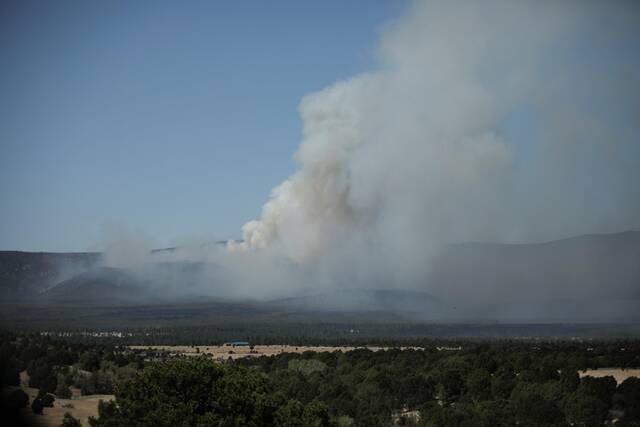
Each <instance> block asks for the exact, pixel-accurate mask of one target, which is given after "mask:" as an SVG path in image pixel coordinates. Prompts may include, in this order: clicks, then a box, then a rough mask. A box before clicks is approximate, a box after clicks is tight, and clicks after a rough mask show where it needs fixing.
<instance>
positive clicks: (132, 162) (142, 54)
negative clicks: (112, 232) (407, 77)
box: [0, 0, 404, 251]
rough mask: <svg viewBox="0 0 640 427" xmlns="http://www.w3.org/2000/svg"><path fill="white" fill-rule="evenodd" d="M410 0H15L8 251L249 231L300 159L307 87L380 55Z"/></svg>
mask: <svg viewBox="0 0 640 427" xmlns="http://www.w3.org/2000/svg"><path fill="white" fill-rule="evenodd" d="M403 4H404V2H387V1H350V2H342V1H327V2H296V1H279V2H257V1H251V2H249V1H240V2H209V1H194V2H174V1H154V2H126V1H113V2H98V1H88V2H87V1H68V0H65V1H60V2H47V1H8V2H7V1H5V2H2V5H0V52H1V55H2V67H0V93H2V94H3V95H2V97H0V144H1V152H2V155H1V156H0V194H1V199H2V206H3V207H2V209H1V210H0V249H19V250H56V251H66V250H87V249H95V248H97V247H99V245H100V242H101V239H102V235H103V234H104V233H103V229H104V228H105V227H107V228H109V227H111V226H113V224H119V225H121V226H125V227H128V228H130V229H132V230H136V231H139V232H141V233H143V234H145V235H148V236H153V240H154V242H153V243H154V244H157V245H159V246H163V245H171V244H174V243H175V242H176V241H179V240H180V239H184V238H187V239H188V238H190V237H194V236H195V237H197V238H198V239H212V240H216V239H227V238H237V237H239V236H240V227H241V226H242V224H244V223H245V222H246V221H247V220H249V219H251V218H253V217H256V216H257V215H259V213H260V209H261V206H262V204H263V203H264V201H265V199H266V197H267V196H268V194H269V191H270V189H271V188H272V187H273V186H274V185H276V184H277V183H278V182H280V181H282V180H283V179H284V178H286V177H287V175H289V174H290V173H291V171H292V170H293V169H294V166H295V164H294V161H293V153H294V152H295V149H296V147H297V145H298V144H299V142H300V140H301V122H300V118H299V115H298V110H297V109H298V103H299V102H300V100H301V98H302V97H303V96H304V95H305V94H307V93H309V92H312V91H316V90H319V89H322V88H323V87H324V86H326V85H329V84H331V83H332V82H334V81H336V80H338V79H343V78H347V77H349V76H350V75H353V74H355V73H358V72H361V71H363V70H366V69H367V68H369V67H370V66H371V64H372V63H373V62H374V61H375V51H374V50H375V43H376V40H377V38H378V30H379V29H380V27H381V26H382V25H383V24H384V23H385V22H386V21H387V20H389V19H390V18H393V17H394V16H395V15H397V14H398V12H399V11H400V10H401V8H402V5H403Z"/></svg>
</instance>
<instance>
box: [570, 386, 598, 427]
mask: <svg viewBox="0 0 640 427" xmlns="http://www.w3.org/2000/svg"><path fill="white" fill-rule="evenodd" d="M608 412H609V408H608V406H607V404H606V403H604V402H602V401H601V400H600V399H598V398H597V397H595V396H592V395H589V394H587V393H584V392H579V391H578V392H573V393H571V394H570V395H569V396H567V397H566V398H565V402H564V414H565V417H566V419H567V422H568V423H569V424H571V425H573V426H584V427H591V426H594V427H595V426H601V425H602V423H603V422H604V420H605V419H606V417H607V414H608Z"/></svg>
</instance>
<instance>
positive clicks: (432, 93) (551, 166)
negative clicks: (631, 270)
mask: <svg viewBox="0 0 640 427" xmlns="http://www.w3.org/2000/svg"><path fill="white" fill-rule="evenodd" d="M636 6H637V5H636ZM631 9H632V10H631ZM638 24H640V20H639V19H638V8H637V7H630V5H629V4H626V3H625V4H622V3H615V2H614V3H607V4H606V5H604V4H599V3H587V2H539V1H530V2H524V1H522V2H520V1H519V2H512V1H489V2H457V1H453V2H452V1H443V2H432V1H428V2H416V3H415V4H413V5H412V7H410V9H409V10H408V11H407V13H406V14H405V15H404V16H403V17H401V18H400V19H399V20H397V21H396V22H394V23H392V24H391V25H389V26H388V27H387V28H386V29H385V31H383V34H382V38H381V42H380V46H379V58H380V59H379V66H378V67H377V69H376V70H374V71H372V72H370V73H367V74H363V75H360V76H356V77H354V78H352V79H349V80H347V81H343V82H339V83H336V84H334V85H332V86H330V87H328V88H326V89H324V90H322V91H320V92H317V93H313V94H310V95H308V96H306V97H305V98H304V99H303V100H302V102H301V104H300V114H301V117H302V120H303V122H304V135H303V142H302V144H301V146H300V148H299V150H298V152H297V154H296V159H297V161H298V163H299V166H300V167H299V170H298V171H297V172H296V173H294V174H293V175H292V176H291V177H289V179H287V180H286V181H285V182H283V183H282V184H280V185H279V186H277V187H276V188H275V189H274V190H273V192H272V194H271V198H270V200H269V201H268V202H267V203H266V204H265V205H264V208H263V211H262V216H261V218H260V219H258V220H255V221H251V222H248V223H247V224H246V225H244V227H243V228H242V232H243V242H241V243H232V244H230V247H231V249H233V250H238V249H240V250H262V251H264V250H268V251H271V252H273V253H275V254H278V256H282V257H284V258H285V259H288V260H291V261H292V262H293V263H296V264H298V265H303V266H305V265H306V266H310V265H312V266H313V267H309V268H313V269H314V270H316V272H318V271H320V272H322V273H321V274H324V273H326V274H328V276H327V280H328V281H331V280H333V278H334V277H337V276H341V277H347V279H346V280H345V281H350V280H352V279H353V278H354V277H355V278H359V279H361V280H366V281H371V280H383V281H386V282H387V283H386V285H387V286H389V285H391V282H398V283H400V284H413V285H417V284H418V283H419V282H420V279H421V277H423V276H424V274H425V273H426V269H427V268H428V267H427V265H428V261H429V259H430V255H431V254H432V253H433V251H434V250H435V249H437V248H438V247H439V246H440V245H442V244H446V243H451V242H461V241H474V240H484V241H513V240H519V241H532V240H536V241H541V240H545V239H553V238H561V237H566V236H569V235H572V234H580V233H589V232H598V231H615V230H621V229H632V228H638V227H640V209H639V207H640V196H639V193H640V192H638V191H637V189H636V188H635V186H636V183H637V182H640V181H637V180H636V181H635V182H634V181H633V180H634V179H637V178H638V175H639V174H638V170H640V169H636V167H638V166H639V165H638V160H639V159H640V157H639V156H638V153H639V152H640V150H639V149H638V138H637V130H638V125H637V123H638V105H637V99H638V94H639V90H638V89H639V85H638V80H639V79H638V69H639V67H638V61H637V58H635V59H633V58H632V59H631V60H628V61H625V57H624V54H623V53H621V52H620V49H621V48H620V46H619V45H620V44H621V43H622V42H620V40H628V39H629V37H632V38H633V37H634V36H635V37H637V36H639V35H640V31H639V30H638V29H639V28H640V25H638ZM603 46H604V48H603ZM607 47H610V49H611V51H610V52H609V51H607V50H606V49H607ZM591 50H593V52H591ZM636 54H637V53H636ZM589 55H595V59H594V58H591V60H592V61H593V62H592V63H590V62H589V59H590V58H589ZM627 59H629V58H627ZM621 87H624V88H625V89H624V90H620V88H621ZM614 94H615V95H614ZM612 97H613V99H612ZM612 100H613V101H614V102H615V105H611V106H606V107H604V104H603V103H604V102H610V101H612ZM634 109H635V111H634ZM522 110H524V111H527V112H528V116H529V117H530V120H531V121H533V120H534V119H533V118H535V123H534V125H532V126H531V129H530V130H529V132H528V134H527V135H522V139H526V142H524V141H519V140H510V139H508V135H507V132H505V131H504V124H505V123H506V122H508V121H509V120H513V116H514V115H515V114H516V113H517V112H518V111H522ZM625 114H627V115H630V116H629V117H626V116H625ZM611 115H613V116H615V117H614V118H613V119H612V118H611V117H610V116H611ZM625 117H626V118H625ZM634 117H635V119H634ZM522 133H524V132H522ZM629 156H631V157H632V158H635V161H629ZM633 156H635V157H633ZM625 159H627V160H626V161H625ZM605 194H606V196H605ZM603 204H604V205H603ZM347 272H348V274H347ZM349 274H351V275H352V276H349ZM345 275H346V276H345Z"/></svg>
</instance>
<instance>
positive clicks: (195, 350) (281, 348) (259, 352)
mask: <svg viewBox="0 0 640 427" xmlns="http://www.w3.org/2000/svg"><path fill="white" fill-rule="evenodd" d="M129 348H131V349H133V350H147V349H150V350H154V351H166V352H169V353H173V354H176V355H178V354H181V355H185V356H198V355H200V354H208V355H212V356H213V358H215V359H218V360H224V359H228V358H232V359H239V358H242V357H259V356H275V355H278V354H281V353H304V352H305V351H315V352H335V351H343V352H346V351H351V350H355V349H357V348H367V349H369V350H371V351H379V350H386V349H388V348H389V347H346V346H345V347H327V346H318V347H312V346H292V345H256V346H254V347H253V350H251V348H250V347H248V346H247V347H243V346H236V347H233V346H227V345H208V346H194V347H190V346H171V345H156V346H130V347H129ZM402 348H403V349H407V348H415V347H402Z"/></svg>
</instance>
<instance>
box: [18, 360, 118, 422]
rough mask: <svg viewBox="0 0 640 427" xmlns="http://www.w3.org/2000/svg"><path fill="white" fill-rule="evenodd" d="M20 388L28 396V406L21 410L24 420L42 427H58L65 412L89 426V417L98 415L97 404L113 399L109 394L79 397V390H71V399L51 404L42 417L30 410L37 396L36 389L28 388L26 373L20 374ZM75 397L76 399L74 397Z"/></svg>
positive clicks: (58, 400) (57, 400)
mask: <svg viewBox="0 0 640 427" xmlns="http://www.w3.org/2000/svg"><path fill="white" fill-rule="evenodd" d="M20 381H21V383H22V385H21V387H22V389H23V390H24V391H25V393H27V394H28V395H29V406H27V407H26V408H24V409H23V411H24V412H23V413H24V415H25V418H26V419H27V420H28V421H29V425H36V426H42V427H58V426H59V425H60V424H61V423H62V418H63V417H64V414H65V412H68V413H70V414H71V415H72V416H73V417H74V418H77V419H79V420H80V423H81V424H82V425H83V426H87V427H88V426H89V417H91V416H94V417H95V416H97V415H98V402H100V401H101V400H104V401H109V400H112V399H113V395H111V394H93V395H90V396H79V390H77V389H75V390H74V389H73V388H72V390H71V391H72V394H73V396H74V397H73V398H72V399H58V398H56V400H55V402H53V408H44V409H43V410H42V415H36V414H34V413H33V411H32V410H31V402H33V399H35V397H36V396H37V395H38V389H36V388H32V387H28V386H27V383H28V377H27V374H26V372H21V373H20ZM76 396H77V397H76Z"/></svg>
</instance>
